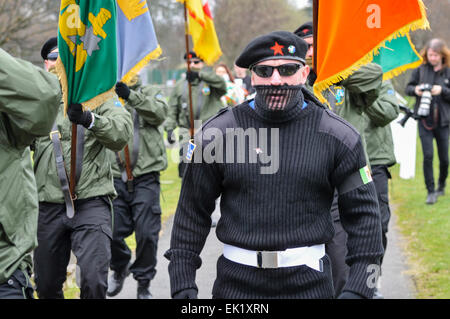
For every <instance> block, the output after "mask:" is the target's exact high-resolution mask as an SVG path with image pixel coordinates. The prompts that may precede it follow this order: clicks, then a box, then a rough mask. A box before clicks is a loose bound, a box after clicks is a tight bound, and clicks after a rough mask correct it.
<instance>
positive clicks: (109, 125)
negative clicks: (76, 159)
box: [34, 98, 133, 203]
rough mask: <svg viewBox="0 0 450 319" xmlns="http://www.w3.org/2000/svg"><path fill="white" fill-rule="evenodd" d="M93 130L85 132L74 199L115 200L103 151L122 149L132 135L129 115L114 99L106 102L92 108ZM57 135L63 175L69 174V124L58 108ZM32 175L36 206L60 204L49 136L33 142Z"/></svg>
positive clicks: (59, 192)
mask: <svg viewBox="0 0 450 319" xmlns="http://www.w3.org/2000/svg"><path fill="white" fill-rule="evenodd" d="M93 113H94V114H95V122H94V126H93V127H92V128H91V129H90V130H86V132H85V143H84V156H83V163H82V167H83V168H82V172H81V176H80V179H79V181H78V183H77V185H76V188H75V193H76V195H77V198H78V199H86V198H90V197H95V196H103V195H109V196H110V197H111V198H113V197H115V196H117V193H116V191H115V189H114V183H113V175H112V170H111V164H110V161H109V159H108V154H107V151H106V149H107V148H108V149H111V150H113V151H119V150H121V149H123V148H124V147H125V145H126V143H127V142H128V140H129V138H130V136H131V135H132V127H133V124H132V122H131V115H130V113H128V112H127V110H126V109H125V108H124V107H123V106H122V105H121V103H120V102H119V100H118V98H114V99H110V100H108V101H106V102H105V103H104V104H103V105H101V106H99V107H98V108H96V109H95V110H94V111H93ZM56 124H57V127H58V131H59V132H60V133H61V144H62V148H63V154H64V161H65V166H66V171H67V173H68V174H70V154H71V137H72V122H70V120H69V118H68V117H67V116H66V117H64V115H63V104H62V103H61V104H60V108H59V111H58V115H57V117H56ZM34 171H35V174H36V183H37V188H38V193H39V202H50V203H64V197H63V192H62V190H61V184H60V181H59V178H58V173H57V170H56V162H55V156H54V151H53V143H52V141H51V140H50V136H45V137H43V138H40V139H38V140H37V141H36V151H35V153H34Z"/></svg>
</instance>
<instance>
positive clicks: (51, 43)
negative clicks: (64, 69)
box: [41, 38, 58, 60]
mask: <svg viewBox="0 0 450 319" xmlns="http://www.w3.org/2000/svg"><path fill="white" fill-rule="evenodd" d="M57 47H58V38H50V39H48V40H47V42H45V44H44V46H43V47H42V49H41V56H42V58H43V59H44V60H47V55H48V54H49V53H50V52H52V51H53V50H54V49H56V48H57Z"/></svg>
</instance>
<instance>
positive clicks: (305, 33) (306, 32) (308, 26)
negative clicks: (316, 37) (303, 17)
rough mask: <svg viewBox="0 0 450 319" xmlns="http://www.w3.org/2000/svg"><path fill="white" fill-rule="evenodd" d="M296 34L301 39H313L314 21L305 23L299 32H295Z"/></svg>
mask: <svg viewBox="0 0 450 319" xmlns="http://www.w3.org/2000/svg"><path fill="white" fill-rule="evenodd" d="M294 33H295V34H296V35H298V36H299V37H301V38H307V37H311V36H312V35H313V23H312V21H309V22H306V23H303V24H302V25H301V26H300V27H299V28H298V29H297V30H295V31H294Z"/></svg>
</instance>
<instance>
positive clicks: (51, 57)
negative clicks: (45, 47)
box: [47, 52, 59, 61]
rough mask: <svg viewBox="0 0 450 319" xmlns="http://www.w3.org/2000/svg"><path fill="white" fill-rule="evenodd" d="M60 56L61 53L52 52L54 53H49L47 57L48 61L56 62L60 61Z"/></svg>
mask: <svg viewBox="0 0 450 319" xmlns="http://www.w3.org/2000/svg"><path fill="white" fill-rule="evenodd" d="M58 56H59V53H58V52H52V53H49V54H48V55H47V60H50V61H56V60H57V59H58Z"/></svg>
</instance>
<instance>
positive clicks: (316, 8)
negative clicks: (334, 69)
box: [313, 0, 319, 74]
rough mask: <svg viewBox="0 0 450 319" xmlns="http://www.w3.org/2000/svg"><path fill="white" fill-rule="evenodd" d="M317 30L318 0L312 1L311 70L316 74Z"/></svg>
mask: <svg viewBox="0 0 450 319" xmlns="http://www.w3.org/2000/svg"><path fill="white" fill-rule="evenodd" d="M318 29H319V0H313V48H314V54H313V70H314V72H316V74H317V72H318V70H317V34H318Z"/></svg>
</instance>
